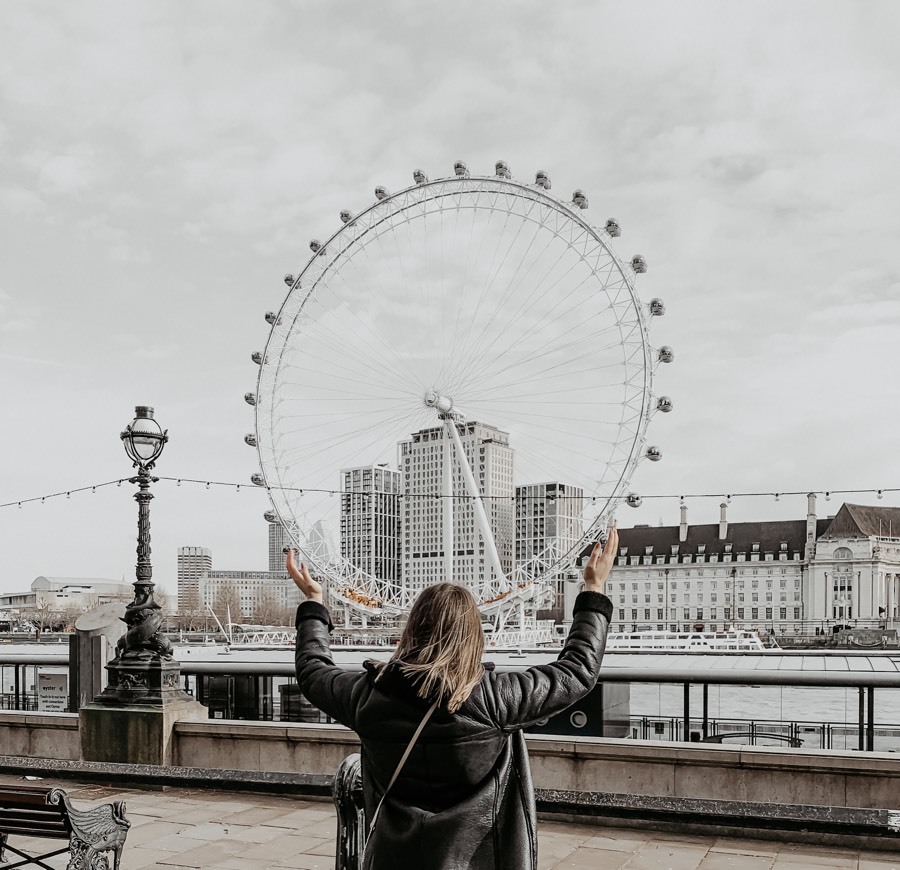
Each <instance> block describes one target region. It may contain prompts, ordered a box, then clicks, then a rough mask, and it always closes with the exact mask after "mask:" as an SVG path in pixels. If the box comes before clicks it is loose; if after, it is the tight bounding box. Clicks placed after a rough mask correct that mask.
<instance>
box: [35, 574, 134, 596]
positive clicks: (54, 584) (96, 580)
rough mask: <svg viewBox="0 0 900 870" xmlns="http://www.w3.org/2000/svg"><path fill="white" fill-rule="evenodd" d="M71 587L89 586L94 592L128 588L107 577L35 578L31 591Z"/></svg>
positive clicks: (125, 584)
mask: <svg viewBox="0 0 900 870" xmlns="http://www.w3.org/2000/svg"><path fill="white" fill-rule="evenodd" d="M69 586H89V587H90V588H91V590H92V591H94V592H118V591H121V590H123V589H125V588H127V587H128V586H131V584H130V583H126V582H124V581H122V580H109V579H108V578H105V577H44V576H40V577H35V578H34V580H33V581H32V583H31V591H32V592H36V591H42V592H46V591H58V590H60V589H65V588H66V587H69Z"/></svg>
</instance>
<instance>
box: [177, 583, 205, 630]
mask: <svg viewBox="0 0 900 870" xmlns="http://www.w3.org/2000/svg"><path fill="white" fill-rule="evenodd" d="M206 620H207V614H206V608H205V607H204V606H203V602H202V601H201V600H200V593H199V592H198V591H197V590H196V589H188V590H187V591H186V592H185V593H184V595H182V596H181V599H180V605H179V608H178V624H179V627H180V628H182V629H183V630H184V631H197V630H199V629H200V628H201V627H205V626H206Z"/></svg>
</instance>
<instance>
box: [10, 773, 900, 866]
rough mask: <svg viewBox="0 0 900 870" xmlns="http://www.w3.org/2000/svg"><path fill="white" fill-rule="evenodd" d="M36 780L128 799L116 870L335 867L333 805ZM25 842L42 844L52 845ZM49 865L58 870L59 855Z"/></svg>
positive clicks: (555, 842)
mask: <svg viewBox="0 0 900 870" xmlns="http://www.w3.org/2000/svg"><path fill="white" fill-rule="evenodd" d="M20 782H21V778H20V777H13V776H0V787H2V786H3V785H8V784H12V783H20ZM35 784H40V785H44V786H51V785H58V786H60V787H62V788H64V789H66V791H67V792H68V794H69V796H70V797H71V798H72V799H73V800H74V801H75V802H76V804H77V805H78V806H79V807H84V806H85V805H86V804H90V803H106V802H108V801H111V800H124V801H125V802H126V807H127V809H126V813H127V816H128V819H129V821H130V822H131V830H130V831H129V834H128V839H127V841H126V843H125V850H124V852H123V855H122V870H144V868H151V867H155V868H167V870H176V868H209V870H276V868H279V870H291V868H295V870H331V868H333V867H334V832H335V818H334V812H333V809H332V806H331V804H330V803H326V802H316V801H307V800H295V799H292V798H287V797H280V796H279V797H276V796H268V795H258V794H243V793H240V794H239V793H235V792H225V791H207V790H202V791H201V790H192V789H182V788H176V789H166V790H163V791H149V790H129V789H121V788H105V787H102V786H97V785H83V784H78V783H74V782H71V781H68V780H59V781H56V780H51V779H44V780H41V782H40V783H35ZM539 835H540V863H539V867H540V870H620V868H622V870H666V868H668V870H812V868H846V870H891V868H893V870H900V853H884V852H859V851H855V850H849V849H848V850H844V849H829V848H820V847H816V846H807V845H801V844H791V843H776V842H768V841H754V840H737V839H730V838H721V837H720V838H716V837H692V836H677V835H675V834H665V833H658V832H650V831H639V830H634V829H627V828H608V827H601V826H593V825H591V826H587V825H576V824H564V823H559V822H541V823H540V825H539ZM18 842H21V841H18ZM30 842H31V843H32V844H33V845H35V846H37V847H38V848H41V847H42V846H44V847H46V844H47V843H48V841H47V840H43V841H40V840H35V841H30ZM42 851H43V850H42ZM54 862H55V863H54ZM48 863H49V864H50V865H51V866H52V867H59V868H64V867H65V866H66V861H65V856H59V857H57V858H55V859H50V861H49V862H48ZM2 866H3V865H0V870H2ZM398 870H400V868H398ZM402 870H406V868H402ZM410 870H427V868H410Z"/></svg>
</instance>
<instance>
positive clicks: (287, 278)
mask: <svg viewBox="0 0 900 870" xmlns="http://www.w3.org/2000/svg"><path fill="white" fill-rule="evenodd" d="M284 283H285V284H287V285H288V287H293V286H294V276H293V275H292V274H291V273H290V272H288V273H287V274H286V275H285V276H284Z"/></svg>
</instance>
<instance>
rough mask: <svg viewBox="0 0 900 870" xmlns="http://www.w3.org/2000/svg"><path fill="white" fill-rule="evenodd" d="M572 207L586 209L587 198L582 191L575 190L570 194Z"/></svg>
mask: <svg viewBox="0 0 900 870" xmlns="http://www.w3.org/2000/svg"><path fill="white" fill-rule="evenodd" d="M572 205H574V206H577V207H578V208H587V207H588V198H587V197H586V196H585V195H584V191H583V190H576V191H575V192H574V193H573V194H572Z"/></svg>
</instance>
